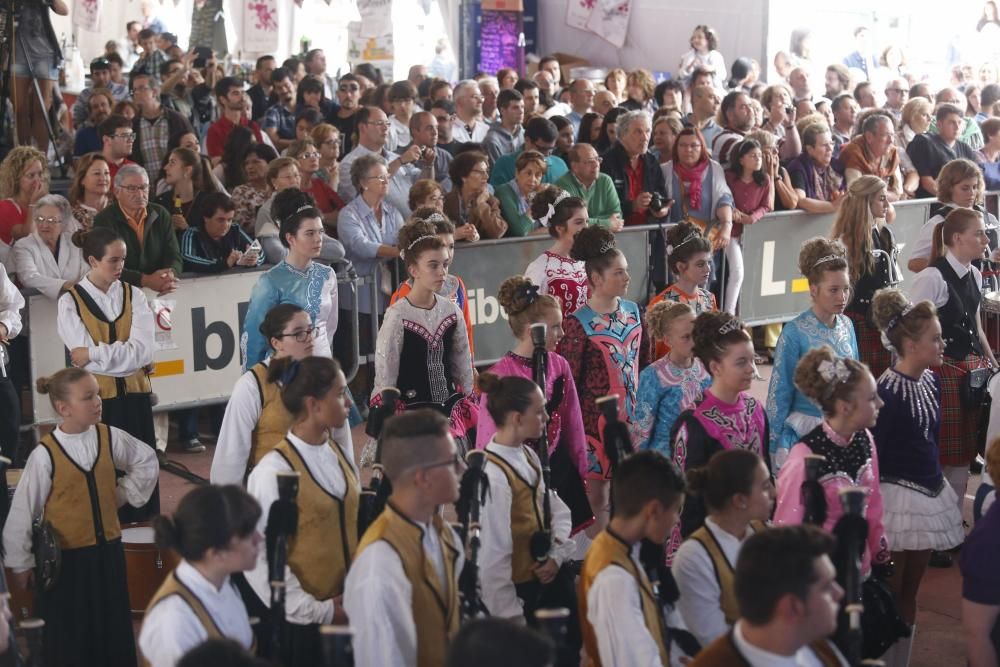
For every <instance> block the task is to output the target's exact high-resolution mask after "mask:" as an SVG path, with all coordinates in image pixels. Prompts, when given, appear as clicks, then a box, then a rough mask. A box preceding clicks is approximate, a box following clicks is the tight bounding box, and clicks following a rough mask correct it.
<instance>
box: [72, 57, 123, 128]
mask: <svg viewBox="0 0 1000 667" xmlns="http://www.w3.org/2000/svg"><path fill="white" fill-rule="evenodd" d="M98 89H103V90H107V91H109V92H110V93H111V98H112V101H111V106H114V105H115V102H118V101H120V100H127V99H128V85H126V84H121V83H115V82H114V81H112V80H111V62H110V61H109V60H108V59H107V58H94V59H93V60H92V61H91V62H90V88H84V89H83V90H81V91H80V94H79V95H78V96H77V98H76V102H74V103H73V125H75V126H76V127H80V126H81V125H83V124H84V123H85V122H86V120H87V118H88V117H89V116H90V96H91V95H93V94H94V91H96V90H98ZM105 117H106V116H105ZM102 120H103V119H102ZM98 122H100V121H98ZM95 125H96V123H95Z"/></svg>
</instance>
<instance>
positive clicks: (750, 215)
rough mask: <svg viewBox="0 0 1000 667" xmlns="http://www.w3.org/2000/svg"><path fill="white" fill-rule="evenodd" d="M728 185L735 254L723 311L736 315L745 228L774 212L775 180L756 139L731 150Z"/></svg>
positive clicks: (730, 257)
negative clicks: (742, 240)
mask: <svg viewBox="0 0 1000 667" xmlns="http://www.w3.org/2000/svg"><path fill="white" fill-rule="evenodd" d="M726 184H727V185H728V186H729V191H730V192H732V194H733V238H732V240H731V241H730V243H734V244H736V245H735V248H734V250H735V252H727V253H726V261H727V262H728V264H729V267H728V271H727V274H728V275H727V277H726V280H727V282H726V299H725V300H726V303H724V304H722V306H723V310H725V311H726V312H728V313H735V312H736V304H737V302H738V301H739V298H740V288H741V287H742V286H743V250H742V248H741V247H740V246H741V242H740V238H741V237H742V236H743V226H744V225H752V224H753V223H755V222H757V221H758V220H760V219H761V218H762V217H764V215H766V214H767V213H769V212H771V211H773V210H774V181H772V180H771V177H770V176H768V175H767V173H765V171H764V152H763V150H762V149H761V146H760V144H759V143H757V142H756V141H755V140H753V139H744V140H743V141H741V142H740V143H738V144H736V146H734V147H733V149H732V150H731V151H730V155H729V164H728V165H727V168H726Z"/></svg>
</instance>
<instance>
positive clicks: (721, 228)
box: [662, 127, 743, 305]
mask: <svg viewBox="0 0 1000 667" xmlns="http://www.w3.org/2000/svg"><path fill="white" fill-rule="evenodd" d="M662 169H663V177H664V180H665V181H666V183H667V194H668V195H669V196H670V197H672V198H673V199H674V200H675V202H674V205H673V206H672V207H671V208H670V220H671V222H680V221H681V220H687V221H689V222H692V223H694V224H695V225H696V226H697V227H698V228H699V229H700V230H701V231H702V233H703V234H705V236H706V237H708V240H709V241H710V242H711V243H712V250H714V251H715V256H714V257H713V265H714V267H716V268H715V269H714V270H715V275H714V276H713V277H712V278H710V285H711V291H712V292H713V293H714V294H715V297H716V299H717V300H718V302H719V303H725V299H724V298H723V297H724V295H723V294H722V292H723V286H724V285H725V283H726V276H725V275H724V272H725V271H726V269H725V267H724V264H725V262H729V263H732V264H736V263H737V262H738V263H739V266H741V267H742V265H743V261H742V257H741V256H740V255H739V254H738V253H739V252H740V249H739V246H738V245H736V244H732V243H730V238H731V235H732V232H733V195H732V193H731V192H730V191H729V186H728V185H727V184H726V174H725V172H724V171H723V169H722V165H720V164H719V163H718V162H716V161H715V160H713V159H711V157H709V153H708V149H707V147H706V146H705V140H704V138H703V137H702V136H701V132H699V131H698V130H697V129H695V128H693V127H686V128H684V129H683V130H681V132H680V134H678V135H677V140H676V141H675V142H674V152H673V159H672V160H671V161H670V162H667V163H666V164H664V165H663V166H662ZM668 254H669V248H668ZM718 267H723V268H722V270H721V271H720V270H719V268H718ZM734 305H735V304H734Z"/></svg>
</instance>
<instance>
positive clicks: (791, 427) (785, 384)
mask: <svg viewBox="0 0 1000 667" xmlns="http://www.w3.org/2000/svg"><path fill="white" fill-rule="evenodd" d="M799 273H801V274H802V275H803V276H805V277H806V280H807V281H808V282H809V299H810V300H811V301H812V307H811V308H810V309H809V310H806V311H804V312H803V313H801V314H800V315H799V316H798V317H796V318H795V319H794V320H792V321H791V322H789V323H788V324H786V325H785V327H784V328H783V329H782V330H781V336H780V337H779V338H778V345H777V347H775V349H774V368H773V369H772V371H771V383H770V385H769V386H768V390H767V419H768V423H770V425H771V442H770V443H769V450H770V454H771V469H772V470H774V471H775V472H777V471H778V470H780V469H781V466H782V465H783V464H784V462H785V459H787V458H788V452H789V450H790V449H791V448H792V445H794V444H795V443H796V442H798V441H799V440H801V439H802V436H804V435H805V434H806V433H808V432H809V431H811V430H813V429H814V428H815V427H816V426H818V425H819V423H820V420H821V419H822V413H821V412H820V410H819V407H818V406H817V405H816V404H815V403H813V402H812V401H811V400H809V398H808V397H806V395H805V394H803V393H802V392H801V391H799V389H798V388H797V387H796V386H795V381H794V378H795V367H796V366H798V363H799V359H801V358H802V356H803V355H804V354H805V353H806V352H808V351H809V350H811V349H813V348H815V347H819V346H821V345H829V346H830V347H831V348H833V351H834V352H835V353H836V354H837V356H840V357H850V358H851V359H857V358H858V343H857V341H856V340H855V337H854V325H853V324H852V323H851V320H850V319H849V318H848V317H847V316H846V315H844V308H845V307H846V306H847V302H848V301H849V300H850V292H851V281H850V279H849V277H848V274H847V258H846V254H845V250H844V246H843V244H842V243H840V242H839V241H831V240H829V239H826V238H823V237H822V236H817V237H816V238H812V239H809V240H808V241H806V242H805V243H803V244H802V249H801V250H800V251H799Z"/></svg>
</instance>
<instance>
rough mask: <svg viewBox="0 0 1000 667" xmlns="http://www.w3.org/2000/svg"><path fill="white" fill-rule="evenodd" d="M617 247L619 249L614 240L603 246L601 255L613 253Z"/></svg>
mask: <svg viewBox="0 0 1000 667" xmlns="http://www.w3.org/2000/svg"><path fill="white" fill-rule="evenodd" d="M617 247H618V244H617V243H615V242H614V240H613V239H612V240H611V241H608V242H607V243H605V244H604V245H602V246H601V252H600V254H601V255H605V254H607V253H609V252H611V251H612V250H614V249H616V248H617Z"/></svg>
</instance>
